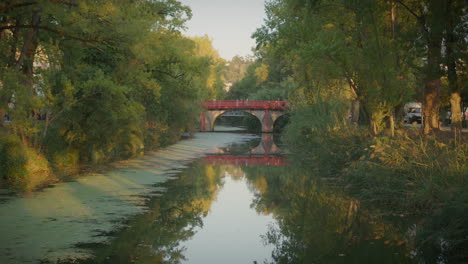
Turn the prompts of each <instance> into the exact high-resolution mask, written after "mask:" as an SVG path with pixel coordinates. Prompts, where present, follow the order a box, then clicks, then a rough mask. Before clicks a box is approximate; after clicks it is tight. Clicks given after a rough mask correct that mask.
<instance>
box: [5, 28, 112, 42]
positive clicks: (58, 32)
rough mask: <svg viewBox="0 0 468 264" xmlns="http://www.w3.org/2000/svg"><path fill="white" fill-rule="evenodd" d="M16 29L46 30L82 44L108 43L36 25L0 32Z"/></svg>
mask: <svg viewBox="0 0 468 264" xmlns="http://www.w3.org/2000/svg"><path fill="white" fill-rule="evenodd" d="M14 28H37V29H41V30H45V31H49V32H52V33H55V34H57V35H60V36H62V37H65V38H69V39H74V40H79V41H81V42H95V43H107V42H106V41H105V40H100V39H85V38H80V37H76V36H72V35H70V34H67V33H65V32H63V31H60V30H56V29H52V28H49V27H46V26H34V25H15V26H3V27H0V31H2V30H5V29H14Z"/></svg>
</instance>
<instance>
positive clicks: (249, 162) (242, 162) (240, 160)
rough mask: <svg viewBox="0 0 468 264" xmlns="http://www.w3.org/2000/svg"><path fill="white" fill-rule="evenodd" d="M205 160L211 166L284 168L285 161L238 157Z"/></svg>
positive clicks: (217, 157)
mask: <svg viewBox="0 0 468 264" xmlns="http://www.w3.org/2000/svg"><path fill="white" fill-rule="evenodd" d="M205 160H206V161H207V162H208V164H211V165H238V166H286V165H287V161H286V158H285V157H282V156H270V157H239V156H207V157H205Z"/></svg>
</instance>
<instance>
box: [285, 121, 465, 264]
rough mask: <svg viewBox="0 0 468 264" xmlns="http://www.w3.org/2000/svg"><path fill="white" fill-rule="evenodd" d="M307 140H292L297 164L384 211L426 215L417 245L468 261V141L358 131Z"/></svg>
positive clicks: (345, 130) (327, 133)
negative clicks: (466, 142)
mask: <svg viewBox="0 0 468 264" xmlns="http://www.w3.org/2000/svg"><path fill="white" fill-rule="evenodd" d="M301 136H302V138H299V137H298V135H297V134H291V131H290V134H289V135H287V137H288V140H287V141H288V144H289V146H290V150H291V151H292V152H293V153H294V154H293V156H294V157H296V158H295V159H296V160H297V161H298V162H301V163H302V164H303V165H306V166H309V167H310V168H311V170H314V171H318V172H319V173H318V174H317V175H321V177H328V178H329V179H331V180H334V181H336V183H337V184H339V185H341V186H342V187H343V188H345V189H346V190H347V192H348V193H349V194H350V195H351V196H353V197H355V198H356V199H359V200H360V201H362V202H364V203H367V204H369V205H370V206H372V207H375V208H377V209H378V210H380V211H381V213H382V214H386V215H399V216H417V217H421V218H422V221H420V223H419V224H418V226H417V236H416V240H417V241H416V245H417V248H419V250H421V251H424V254H425V255H426V256H428V255H432V256H435V258H436V257H437V256H439V257H440V258H442V259H444V260H445V261H447V262H448V263H452V262H458V261H460V260H464V261H466V260H467V258H468V256H467V255H466V251H465V250H464V249H466V248H467V247H468V228H467V226H468V192H467V189H468V145H467V144H463V143H462V144H457V145H456V144H454V142H451V141H450V140H449V139H448V137H443V135H439V136H438V137H427V136H422V135H419V134H418V133H415V131H406V130H400V131H397V135H396V136H395V137H394V138H392V137H388V136H385V135H382V136H378V137H374V136H370V135H369V134H368V133H367V132H366V131H365V130H362V129H359V128H352V127H347V128H344V127H343V128H338V129H335V130H333V131H330V130H316V131H310V132H309V133H306V135H301ZM304 136H305V137H306V138H307V140H306V141H304V140H303V138H304ZM304 153H306V155H304ZM428 253H430V254H428ZM444 263H445V262H444Z"/></svg>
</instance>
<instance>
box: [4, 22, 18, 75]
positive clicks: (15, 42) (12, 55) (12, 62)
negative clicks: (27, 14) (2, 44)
mask: <svg viewBox="0 0 468 264" xmlns="http://www.w3.org/2000/svg"><path fill="white" fill-rule="evenodd" d="M20 24H21V16H18V17H17V18H16V23H15V28H14V29H13V31H12V32H13V41H12V43H11V46H10V58H9V59H8V62H7V66H8V67H13V66H14V65H15V64H16V51H17V46H18V38H19V30H20V29H19V25H20Z"/></svg>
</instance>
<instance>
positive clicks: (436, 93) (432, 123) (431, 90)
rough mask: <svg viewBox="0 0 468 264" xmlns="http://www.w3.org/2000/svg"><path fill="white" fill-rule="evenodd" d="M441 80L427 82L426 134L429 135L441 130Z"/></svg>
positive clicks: (425, 88) (424, 113)
mask: <svg viewBox="0 0 468 264" xmlns="http://www.w3.org/2000/svg"><path fill="white" fill-rule="evenodd" d="M441 86H442V82H441V81H440V79H437V80H431V81H427V82H426V86H425V87H424V92H425V95H424V111H423V118H424V134H426V135H428V134H431V133H433V132H434V131H435V130H439V108H440V87H441Z"/></svg>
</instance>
